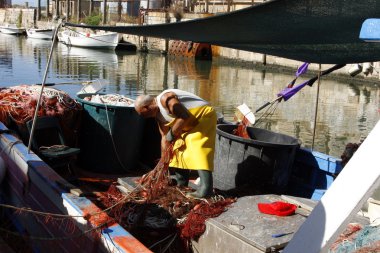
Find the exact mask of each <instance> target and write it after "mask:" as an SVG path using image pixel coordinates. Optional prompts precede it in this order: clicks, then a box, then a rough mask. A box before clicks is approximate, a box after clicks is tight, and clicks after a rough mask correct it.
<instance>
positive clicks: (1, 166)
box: [0, 157, 6, 185]
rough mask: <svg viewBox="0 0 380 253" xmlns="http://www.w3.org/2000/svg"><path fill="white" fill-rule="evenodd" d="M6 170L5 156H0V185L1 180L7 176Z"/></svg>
mask: <svg viewBox="0 0 380 253" xmlns="http://www.w3.org/2000/svg"><path fill="white" fill-rule="evenodd" d="M5 172H6V167H5V162H4V160H3V158H1V157H0V185H1V182H3V179H4V177H5Z"/></svg>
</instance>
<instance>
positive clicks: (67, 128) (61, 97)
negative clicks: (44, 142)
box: [0, 85, 82, 145]
mask: <svg viewBox="0 0 380 253" xmlns="http://www.w3.org/2000/svg"><path fill="white" fill-rule="evenodd" d="M40 92H41V86H38V85H19V86H13V87H8V88H0V121H1V122H3V123H4V125H6V126H7V127H8V128H11V129H13V130H16V131H18V133H19V134H20V135H21V138H23V141H27V139H26V138H28V137H27V136H28V134H27V129H26V122H28V121H30V120H32V119H33V117H34V114H35V111H36V108H37V102H38V98H39V96H40ZM81 110H82V107H81V105H80V104H79V103H77V102H76V100H74V99H72V98H71V97H70V96H69V95H68V94H67V93H65V92H63V91H60V90H57V89H54V88H51V87H45V88H44V90H43V93H42V96H41V102H40V107H39V110H38V117H42V116H51V117H58V118H59V119H60V123H61V127H62V130H63V132H64V134H65V137H66V141H67V143H68V144H69V145H72V144H73V143H74V142H75V141H76V140H75V138H76V136H75V135H76V133H77V131H78V128H79V124H80V120H79V116H80V114H79V112H80V111H81Z"/></svg>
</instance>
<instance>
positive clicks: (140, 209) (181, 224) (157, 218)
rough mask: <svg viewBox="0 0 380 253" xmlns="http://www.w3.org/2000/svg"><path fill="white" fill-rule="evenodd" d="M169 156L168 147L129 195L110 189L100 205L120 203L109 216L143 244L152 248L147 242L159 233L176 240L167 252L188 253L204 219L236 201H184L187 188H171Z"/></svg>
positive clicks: (107, 206)
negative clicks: (155, 233) (171, 236)
mask: <svg viewBox="0 0 380 253" xmlns="http://www.w3.org/2000/svg"><path fill="white" fill-rule="evenodd" d="M172 155H173V153H172V146H170V147H169V148H168V149H167V150H166V151H165V153H164V155H163V157H162V158H161V159H160V161H159V162H158V164H157V165H156V167H155V168H154V169H153V170H152V171H150V172H149V173H147V174H145V175H144V176H142V177H141V178H139V179H138V180H137V186H136V188H135V189H134V190H133V191H132V192H130V193H129V194H128V195H123V194H122V193H121V192H120V191H119V190H118V189H117V188H116V186H114V185H113V186H111V187H110V188H109V190H108V191H107V192H106V193H105V194H104V195H103V196H102V197H101V203H102V205H104V207H105V208H109V207H112V206H114V205H115V204H117V203H121V204H120V205H117V206H115V207H113V208H112V210H111V211H110V212H109V214H110V215H111V216H112V217H114V218H115V219H116V221H117V222H119V223H120V224H121V225H123V226H124V227H126V228H127V229H128V230H130V231H131V232H132V233H133V232H135V233H134V235H135V236H137V237H138V239H140V240H142V241H143V242H144V243H145V244H153V241H150V240H152V238H153V236H152V234H153V235H154V233H153V232H152V231H156V232H157V231H160V232H159V234H163V235H167V234H169V235H170V234H175V236H173V238H176V240H174V239H173V241H172V242H171V245H169V246H168V248H169V249H171V250H169V252H189V251H190V247H189V245H190V241H191V239H197V238H198V237H199V236H200V235H202V234H203V232H204V231H205V228H206V225H205V221H206V219H208V218H212V217H216V216H218V215H220V214H221V213H222V212H224V211H225V210H226V208H227V207H228V206H229V205H231V204H232V203H233V202H235V199H232V198H227V199H224V198H222V197H215V196H214V197H213V198H208V199H194V198H189V197H187V196H186V193H189V192H190V191H191V189H190V188H187V187H177V186H176V185H172V184H171V180H170V177H169V176H170V175H169V161H170V159H171V157H172ZM123 200H125V201H123ZM139 231H141V234H140V235H139V234H138V233H139ZM147 235H149V236H147ZM147 237H149V238H147ZM169 241H170V240H169ZM175 241H177V243H175ZM178 241H179V242H180V244H181V245H179V243H178ZM164 242H165V243H168V242H167V241H164ZM157 247H159V245H157ZM179 248H181V249H179Z"/></svg>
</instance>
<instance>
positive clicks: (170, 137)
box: [165, 128, 175, 142]
mask: <svg viewBox="0 0 380 253" xmlns="http://www.w3.org/2000/svg"><path fill="white" fill-rule="evenodd" d="M165 139H166V140H167V141H168V142H173V141H174V139H175V136H174V134H173V131H172V129H171V128H169V131H168V132H167V134H166V135H165Z"/></svg>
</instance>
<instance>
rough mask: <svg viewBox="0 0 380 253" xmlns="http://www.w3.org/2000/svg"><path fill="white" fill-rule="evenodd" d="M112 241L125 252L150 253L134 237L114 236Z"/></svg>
mask: <svg viewBox="0 0 380 253" xmlns="http://www.w3.org/2000/svg"><path fill="white" fill-rule="evenodd" d="M113 241H114V242H116V243H117V244H119V245H120V246H121V247H122V248H123V250H124V251H125V252H128V253H145V252H150V253H151V252H152V251H150V250H149V249H148V248H146V247H145V246H144V245H143V244H142V243H141V242H139V241H138V240H137V239H136V238H134V237H126V236H116V237H114V238H113Z"/></svg>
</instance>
